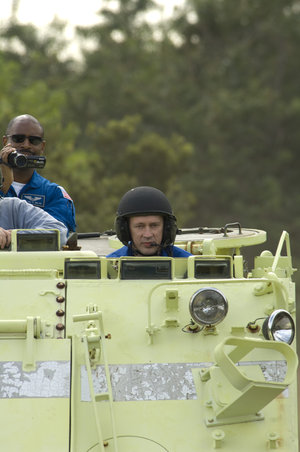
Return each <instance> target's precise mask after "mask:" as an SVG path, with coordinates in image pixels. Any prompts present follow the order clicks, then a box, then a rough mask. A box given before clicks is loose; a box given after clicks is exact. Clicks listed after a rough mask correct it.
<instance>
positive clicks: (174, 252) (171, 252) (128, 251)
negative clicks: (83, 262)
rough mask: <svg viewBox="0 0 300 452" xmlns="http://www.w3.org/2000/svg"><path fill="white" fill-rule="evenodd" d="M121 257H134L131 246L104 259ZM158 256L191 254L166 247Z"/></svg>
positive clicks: (187, 255) (123, 247)
mask: <svg viewBox="0 0 300 452" xmlns="http://www.w3.org/2000/svg"><path fill="white" fill-rule="evenodd" d="M121 256H134V254H133V252H132V247H131V246H122V248H119V249H118V250H116V251H113V252H112V253H110V254H108V255H107V256H106V257H121ZM160 256H169V257H189V256H192V254H191V253H188V252H187V251H185V250H183V249H181V248H178V246H174V245H171V246H168V247H167V248H163V249H162V251H161V253H160ZM145 257H151V256H145Z"/></svg>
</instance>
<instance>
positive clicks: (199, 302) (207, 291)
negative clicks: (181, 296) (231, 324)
mask: <svg viewBox="0 0 300 452" xmlns="http://www.w3.org/2000/svg"><path fill="white" fill-rule="evenodd" d="M227 311H228V302H227V300H226V298H225V296H224V295H223V294H222V292H220V291H219V290H217V289H214V288H212V287H206V288H203V289H199V290H197V292H195V293H194V295H193V296H192V298H191V300H190V314H191V316H192V319H193V320H194V321H195V322H196V323H198V324H200V325H216V324H217V323H220V322H221V321H222V320H223V319H224V317H225V316H226V314H227Z"/></svg>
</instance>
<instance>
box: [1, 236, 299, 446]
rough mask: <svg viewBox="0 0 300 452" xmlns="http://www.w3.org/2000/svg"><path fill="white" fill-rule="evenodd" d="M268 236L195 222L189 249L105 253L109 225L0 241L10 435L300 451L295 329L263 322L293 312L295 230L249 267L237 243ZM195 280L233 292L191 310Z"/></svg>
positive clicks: (41, 442)
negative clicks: (61, 235) (50, 245)
mask: <svg viewBox="0 0 300 452" xmlns="http://www.w3.org/2000/svg"><path fill="white" fill-rule="evenodd" d="M265 239H266V234H265V233H264V232H263V231H259V230H250V229H248V230H243V229H242V230H239V229H236V228H234V227H233V228H228V231H225V236H224V231H222V232H220V231H205V230H204V231H200V232H193V233H191V234H186V235H185V236H183V237H182V236H180V237H177V241H176V243H177V245H178V246H181V247H182V248H185V249H188V250H189V251H191V252H193V256H191V257H189V258H187V259H185V258H176V259H173V258H169V257H155V258H138V259H137V258H130V257H122V258H118V259H107V258H105V257H104V254H105V253H106V252H107V251H108V250H109V249H110V248H111V247H113V248H116V247H118V246H120V243H118V241H117V240H116V239H115V238H111V239H110V240H108V239H107V240H103V238H102V239H99V240H94V241H93V240H92V241H89V240H88V239H87V240H82V241H80V240H79V242H78V244H79V245H81V250H79V249H77V250H70V249H65V250H64V251H43V250H41V251H26V252H25V251H22V250H17V246H16V250H15V251H7V252H2V253H1V254H0V279H1V314H0V422H1V426H2V429H1V430H2V432H1V444H2V445H1V447H2V449H3V450H9V451H13V452H19V451H20V452H21V451H22V452H53V451H55V452H88V451H89V452H98V451H99V452H106V451H107V452H108V451H109V452H117V451H119V452H190V451H191V452H208V451H214V450H215V449H221V450H223V451H224V452H225V451H226V452H234V451H236V452H240V451H242V450H244V451H245V452H248V451H249V452H250V451H253V450H254V451H256V452H258V451H259V452H260V451H267V450H273V449H278V450H279V451H282V452H296V451H298V432H297V423H298V420H297V419H298V416H297V385H296V370H297V364H298V360H297V355H296V352H295V348H296V345H295V340H294V341H293V342H292V343H291V344H287V343H285V342H282V341H275V340H269V338H266V336H265V329H264V328H263V325H265V319H266V318H269V317H270V316H272V313H273V312H274V311H283V312H287V313H288V314H289V315H290V316H291V318H293V319H294V321H295V308H296V305H295V287H294V283H293V281H292V275H293V272H294V269H293V267H292V261H291V252H290V245H289V236H288V234H287V233H285V232H284V233H283V234H282V236H281V239H280V241H279V245H278V248H277V251H276V252H275V253H274V254H272V253H271V252H269V251H263V252H262V253H260V255H259V256H257V257H256V259H255V263H254V265H253V269H252V271H251V272H249V271H248V272H247V271H246V270H245V264H244V257H243V255H242V250H243V247H247V246H250V245H258V244H260V243H263V242H264V241H265ZM101 241H102V242H101ZM104 242H105V243H104ZM103 243H104V245H105V247H106V248H104V251H103V247H102V248H101V249H100V248H99V246H100V245H103ZM95 247H96V248H95ZM224 269H225V270H224ZM149 272H150V273H149ZM143 275H144V276H145V277H144V278H143V277H142V276H143ZM201 290H202V291H204V292H201ZM198 291H200V293H206V294H207V293H210V294H211V291H213V292H212V293H213V295H217V296H220V297H221V298H222V300H224V303H225V301H226V302H227V303H228V305H227V308H228V312H225V311H224V316H223V317H222V319H221V320H220V321H219V322H218V323H216V324H213V323H211V324H209V323H208V324H197V322H194V321H193V320H191V316H192V315H193V314H192V311H191V305H192V303H191V300H192V299H193V296H195V294H196V293H197V292H198ZM207 291H208V292H207ZM208 308H209V309H211V306H210V305H209V306H207V307H206V310H209V309H208ZM204 314H205V315H206V314H207V313H205V312H204ZM208 315H213V313H211V312H209V313H208Z"/></svg>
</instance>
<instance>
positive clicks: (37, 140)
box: [7, 134, 43, 146]
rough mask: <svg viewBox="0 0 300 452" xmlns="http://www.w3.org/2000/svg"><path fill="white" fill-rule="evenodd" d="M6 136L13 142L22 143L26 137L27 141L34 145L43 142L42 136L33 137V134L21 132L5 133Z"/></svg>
mask: <svg viewBox="0 0 300 452" xmlns="http://www.w3.org/2000/svg"><path fill="white" fill-rule="evenodd" d="M7 137H11V139H12V141H13V142H14V143H24V141H25V140H26V138H28V140H29V142H30V143H31V144H33V145H35V146H36V145H38V144H41V143H42V142H43V138H41V137H35V136H33V135H29V136H28V135H23V134H16V135H7Z"/></svg>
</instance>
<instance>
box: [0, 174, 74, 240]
mask: <svg viewBox="0 0 300 452" xmlns="http://www.w3.org/2000/svg"><path fill="white" fill-rule="evenodd" d="M0 195H1V196H3V197H9V198H12V197H14V198H15V197H18V198H20V199H24V200H25V201H27V202H28V203H30V204H33V205H34V206H37V207H40V208H41V209H43V210H45V211H46V212H48V213H49V214H50V215H52V216H53V217H54V218H56V219H57V220H59V221H61V222H62V223H64V224H65V225H66V227H67V228H68V231H69V232H71V231H75V229H76V222H75V206H74V203H73V201H72V199H71V197H70V196H69V195H68V193H67V192H66V191H65V189H64V188H63V187H60V186H59V185H57V184H55V183H54V182H50V181H49V180H48V179H45V178H44V177H43V176H41V175H40V174H38V173H37V172H36V171H34V173H33V175H32V177H31V179H30V181H29V182H28V183H27V184H25V185H24V187H23V188H22V190H21V191H20V193H19V195H17V194H16V192H15V190H14V188H13V186H12V185H11V186H10V187H9V190H8V192H7V193H6V194H5V195H4V194H3V193H1V191H0Z"/></svg>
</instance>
